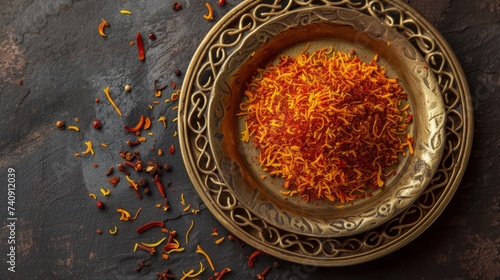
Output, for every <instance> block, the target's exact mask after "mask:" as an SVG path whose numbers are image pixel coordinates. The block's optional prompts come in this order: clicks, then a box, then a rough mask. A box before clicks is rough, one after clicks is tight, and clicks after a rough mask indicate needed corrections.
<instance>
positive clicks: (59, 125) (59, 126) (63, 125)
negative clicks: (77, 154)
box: [56, 121, 66, 130]
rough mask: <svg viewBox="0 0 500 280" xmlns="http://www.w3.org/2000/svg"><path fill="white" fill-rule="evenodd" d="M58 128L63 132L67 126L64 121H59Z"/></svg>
mask: <svg viewBox="0 0 500 280" xmlns="http://www.w3.org/2000/svg"><path fill="white" fill-rule="evenodd" d="M56 127H57V128H59V129H60V130H63V129H64V128H65V127H66V125H65V124H64V122H63V121H57V122H56Z"/></svg>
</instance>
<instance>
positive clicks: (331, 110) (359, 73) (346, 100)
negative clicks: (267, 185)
mask: <svg viewBox="0 0 500 280" xmlns="http://www.w3.org/2000/svg"><path fill="white" fill-rule="evenodd" d="M376 60H377V58H376V57H375V58H374V59H373V61H371V62H370V63H365V62H363V61H362V60H361V59H359V58H358V57H357V56H356V55H353V54H347V53H344V52H334V51H333V50H332V49H330V50H327V49H319V50H316V51H314V52H313V53H312V54H309V53H306V52H305V51H303V52H301V53H300V54H298V55H297V56H296V57H290V56H281V57H280V58H279V61H278V62H277V63H275V64H270V65H268V66H267V67H265V68H263V69H262V68H261V69H258V70H257V72H256V74H255V75H254V76H253V77H252V78H251V79H250V81H249V82H248V83H247V85H246V90H245V92H244V95H245V98H244V99H243V101H242V102H241V103H240V108H239V109H240V112H239V113H238V114H237V115H238V116H244V120H245V129H244V131H243V132H242V141H244V142H249V141H251V143H253V144H254V145H255V147H256V148H257V149H258V150H259V151H260V155H259V158H258V160H259V162H260V165H261V166H262V168H263V170H264V171H266V172H269V174H270V175H271V176H280V177H282V178H283V179H284V180H285V183H284V185H283V188H284V189H285V190H281V191H280V192H281V193H283V194H286V195H293V196H299V197H300V198H301V199H302V200H304V201H309V200H317V199H325V198H326V199H328V200H330V201H338V202H341V203H345V202H349V201H352V200H354V199H356V198H362V197H366V196H367V193H368V192H367V189H368V188H371V189H378V188H380V187H382V186H383V185H384V183H385V180H386V177H387V176H389V174H390V173H393V171H392V170H391V171H387V170H386V168H388V167H389V166H393V165H394V164H396V163H398V158H399V156H400V155H402V156H406V153H407V151H406V150H408V152H409V153H410V154H412V153H413V148H412V142H413V139H412V137H411V136H410V135H409V134H407V126H408V123H409V122H411V119H412V115H411V114H409V113H408V110H409V104H407V103H406V102H403V100H406V99H407V94H406V93H405V92H404V91H403V88H402V87H401V85H400V84H399V81H398V79H397V78H387V77H386V75H385V69H384V68H383V67H381V66H379V65H378V63H377V61H376Z"/></svg>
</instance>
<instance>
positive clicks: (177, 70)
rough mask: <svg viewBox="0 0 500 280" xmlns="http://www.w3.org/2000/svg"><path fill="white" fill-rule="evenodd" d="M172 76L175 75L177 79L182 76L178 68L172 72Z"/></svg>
mask: <svg viewBox="0 0 500 280" xmlns="http://www.w3.org/2000/svg"><path fill="white" fill-rule="evenodd" d="M174 74H175V75H176V76H177V77H179V76H180V75H181V74H182V72H181V70H180V69H179V68H177V69H175V70H174Z"/></svg>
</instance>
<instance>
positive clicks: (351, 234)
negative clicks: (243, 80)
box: [179, 0, 473, 266]
mask: <svg viewBox="0 0 500 280" xmlns="http://www.w3.org/2000/svg"><path fill="white" fill-rule="evenodd" d="M329 7H331V8H329ZM337 8H339V9H337ZM325 11H326V14H330V15H329V16H325ZM330 12H332V13H333V14H335V13H336V14H335V15H334V16H332V15H331V13H330ZM346 14H351V16H352V17H354V19H351V20H349V17H342V16H340V18H341V19H342V20H344V22H341V23H339V22H337V23H338V24H339V25H343V24H345V25H350V26H351V27H352V28H353V29H355V30H356V31H357V32H358V33H360V34H368V37H369V38H372V39H374V40H382V41H383V40H385V39H388V38H389V39H388V40H389V41H390V40H392V39H394V38H404V40H403V42H401V45H399V46H398V43H397V42H396V41H397V40H394V43H395V45H396V46H393V47H389V46H388V48H389V49H390V50H397V49H399V50H401V49H404V50H405V51H406V52H404V54H403V55H401V54H393V55H391V53H392V52H388V53H387V54H386V55H385V56H384V55H381V57H382V58H387V59H388V61H390V62H391V63H390V64H396V66H395V69H394V71H396V72H397V73H398V74H401V73H402V72H401V71H403V76H404V77H405V79H406V81H405V82H404V86H405V89H407V90H408V89H410V90H408V91H413V90H415V89H418V88H419V87H420V88H421V89H426V88H427V89H428V90H424V93H422V95H423V97H418V98H416V99H415V98H414V99H411V98H410V103H411V105H412V107H413V106H414V107H415V109H416V111H415V112H416V113H417V114H419V115H418V116H420V119H417V123H420V124H417V125H415V127H414V128H413V129H414V131H413V132H414V133H415V135H416V136H417V138H418V137H419V136H418V135H420V136H421V137H420V138H418V146H417V147H416V151H417V154H416V156H415V157H410V158H412V159H413V158H415V159H416V161H413V160H409V162H407V163H404V164H403V166H404V168H403V169H402V170H406V172H403V173H405V175H404V176H403V177H405V176H406V177H405V178H406V179H405V178H403V179H401V178H400V179H398V180H394V181H395V182H393V183H394V185H390V184H389V186H388V188H387V191H382V192H381V193H380V194H379V193H376V194H375V196H374V198H373V199H371V200H370V201H374V203H375V204H370V202H366V203H365V202H361V203H360V205H354V206H352V207H350V208H351V209H350V210H346V211H347V212H346V213H348V215H347V216H348V217H347V218H346V216H345V215H338V216H335V215H336V214H335V215H334V216H335V217H334V219H333V220H334V221H335V222H336V223H337V225H341V226H335V227H332V224H330V223H329V220H328V219H327V218H325V217H322V218H321V219H319V221H318V220H314V219H311V217H307V218H308V219H309V220H306V221H304V219H303V218H304V216H303V215H300V213H287V211H289V206H287V205H286V204H285V206H283V205H281V206H279V207H276V205H273V203H274V202H275V201H272V202H273V203H270V204H266V206H265V207H261V206H262V205H263V204H262V201H260V202H259V203H260V204H259V203H257V204H256V203H255V201H256V200H255V199H249V198H248V196H247V194H248V193H252V192H251V191H249V190H246V192H248V193H245V192H244V191H243V192H242V190H244V189H242V188H241V186H239V184H235V183H238V182H239V181H238V179H237V180H236V181H231V180H234V178H233V177H234V176H233V177H231V176H230V175H231V174H232V175H234V174H238V172H237V171H234V170H236V169H237V168H240V167H239V166H231V165H230V164H228V163H229V162H230V160H229V161H228V160H226V159H225V158H224V157H225V156H224V149H223V147H222V145H221V143H220V142H218V140H217V139H219V138H220V139H222V138H224V137H228V136H227V135H217V129H216V128H217V126H218V124H219V123H220V121H221V120H222V117H223V115H224V114H223V113H221V111H223V110H221V108H225V107H224V106H225V105H227V104H226V103H224V102H227V101H226V100H225V98H222V96H224V94H219V93H217V92H218V91H217V87H219V89H220V85H224V83H221V80H223V81H227V79H226V78H227V77H226V78H223V77H224V74H223V72H224V71H223V69H226V71H228V70H227V69H229V68H231V67H230V66H228V64H231V63H233V64H235V65H236V67H237V66H238V65H240V64H241V63H244V62H241V61H238V54H243V55H247V54H246V53H247V52H246V51H244V50H243V49H245V48H250V49H252V48H255V49H256V50H258V49H259V47H260V45H262V44H263V43H264V42H267V41H268V40H270V39H269V38H272V37H274V36H275V35H276V34H277V33H276V34H272V33H273V32H275V31H276V30H282V29H280V28H283V27H278V28H276V24H277V25H281V26H282V25H283V23H284V22H285V24H284V26H285V28H288V27H289V26H296V25H301V27H300V28H302V26H307V24H309V23H311V22H313V21H315V20H316V19H318V18H321V19H320V21H326V22H329V21H336V20H337V19H338V18H339V16H338V15H346ZM358 14H362V15H360V16H359V18H358V19H359V21H356V20H355V18H356V15H358ZM294 15H295V16H296V15H300V16H299V17H294ZM297 18H298V20H297ZM363 18H367V20H364V19H363ZM367 23H369V24H367ZM375 23H376V24H375ZM273 25H274V26H275V27H273V28H269V26H273ZM374 26H375V27H376V28H374ZM259 30H260V31H266V32H263V33H258V31H259ZM273 30H274V31H273ZM269 31H270V32H271V34H267V35H266V34H265V33H269ZM378 31H383V32H382V33H380V34H379V33H377V32H378ZM393 33H398V34H396V35H397V36H396V35H394V36H393V35H391V34H393ZM263 34H264V35H263ZM252 36H253V39H255V40H250V39H248V40H247V41H248V42H250V41H252V42H255V41H257V45H256V46H253V45H252V44H251V43H248V42H247V43H244V42H245V40H246V39H247V38H250V37H252ZM256 36H264V37H262V38H261V41H260V42H259V40H257V37H256ZM266 36H267V37H266ZM387 36H389V37H387ZM265 38H267V39H265ZM358 43H359V42H358ZM259 44H260V45H259ZM391 44H392V42H391ZM405 44H407V45H406V47H403V48H401V46H405ZM409 44H411V46H409V47H408V45H409ZM412 46H413V47H412ZM242 48H243V49H242ZM370 48H371V49H373V48H375V51H377V52H379V51H383V50H384V48H383V47H381V45H380V46H379V47H377V44H375V45H369V46H368V49H370ZM415 51H416V52H417V53H416V54H415V53H413V52H415ZM368 53H369V51H368ZM241 57H243V56H241ZM405 57H406V58H408V57H411V58H414V59H413V61H417V62H414V63H413V64H411V65H412V66H410V67H405V66H404V65H406V64H407V63H401V64H400V65H397V64H398V62H397V61H398V59H399V58H403V59H406V58H405ZM395 58H397V59H395ZM391 59H392V60H391ZM228 61H230V62H228ZM227 62H228V63H227ZM405 69H409V70H410V71H409V72H412V71H413V73H406V72H405V71H407V70H405ZM427 70H430V71H431V72H432V73H430V72H428V71H427ZM407 72H408V71H407ZM221 73H222V74H221ZM424 76H425V77H424ZM410 77H414V78H415V77H416V78H415V79H416V80H418V82H414V81H413V80H415V79H414V78H410ZM434 77H435V78H434ZM216 81H217V83H216ZM422 84H423V85H422ZM226 90H228V88H226ZM229 90H230V89H229ZM429 90H430V91H429ZM214 93H215V94H214ZM409 94H411V92H409ZM432 94H437V95H439V96H438V97H433V96H432ZM422 102H423V103H426V104H428V107H425V108H424V107H423V105H419V104H420V103H422ZM221 106H222V107H221ZM179 107H180V110H179V132H180V135H179V136H180V140H181V151H182V155H183V159H184V162H185V165H186V169H187V170H188V174H189V176H190V178H191V181H192V182H193V184H194V186H195V188H196V190H197V191H198V193H199V195H200V196H201V198H202V199H203V201H204V203H205V204H206V205H207V207H208V208H209V210H210V211H211V212H212V213H213V215H214V216H215V217H216V218H217V219H218V220H219V221H220V222H221V223H222V224H223V225H224V226H225V227H226V228H227V229H228V230H229V231H231V232H233V233H234V234H235V235H237V236H238V237H240V238H241V239H243V240H245V241H246V242H247V243H248V244H250V245H251V246H253V247H255V248H258V249H260V250H262V251H264V252H266V253H268V254H270V255H273V256H276V257H279V258H282V259H285V260H289V261H293V262H297V263H304V264H311V265H320V266H344V265H351V264H357V263H362V262H366V261H369V260H373V259H376V258H379V257H381V256H384V255H386V254H388V253H390V252H393V251H395V250H397V249H398V248H400V247H402V246H404V245H406V244H407V243H409V242H410V241H411V240H413V239H414V238H416V237H417V236H418V235H420V234H421V233H422V232H423V231H424V230H425V229H426V228H427V227H428V226H429V225H430V224H431V223H432V222H433V221H434V220H435V219H436V218H437V217H438V216H439V214H440V213H441V212H442V211H443V209H444V208H445V207H446V205H447V204H448V202H449V200H450V199H451V197H452V196H453V194H454V192H455V191H456V189H457V187H458V185H459V183H460V179H461V177H462V176H463V173H464V171H465V166H466V164H467V161H468V157H469V154H470V148H471V145H472V123H473V120H472V118H473V115H472V104H471V99H470V93H469V90H468V87H467V84H466V80H465V77H464V74H463V72H462V70H461V67H460V65H459V62H458V60H457V59H456V57H455V55H454V54H453V51H452V50H451V49H450V47H449V46H448V44H447V43H446V41H445V40H444V39H443V38H442V36H441V35H440V34H439V33H438V32H437V31H436V29H435V28H434V27H433V26H432V25H431V24H429V23H428V22H427V21H426V20H424V19H423V17H422V16H421V15H420V14H418V13H417V12H416V11H415V10H413V9H412V8H411V7H409V6H408V5H407V4H404V3H402V2H399V1H348V0H344V1H326V0H324V1H313V0H310V1H299V0H295V1H293V0H288V1H278V0H276V1H245V2H243V3H242V4H240V5H239V6H237V7H236V8H234V9H233V10H232V11H230V12H229V13H228V14H227V15H226V16H225V17H224V18H222V19H221V20H220V22H218V23H217V25H216V26H215V27H214V28H213V29H212V30H211V31H210V32H209V34H208V35H207V37H206V38H205V39H204V41H203V42H202V44H201V45H200V47H199V49H198V51H197V52H196V53H195V55H194V57H193V59H192V61H191V64H190V67H189V69H188V71H187V73H186V78H185V81H184V84H183V88H182V93H181V97H180V106H179ZM209 108H210V110H209ZM214 108H215V109H214ZM436 108H437V109H436ZM215 111H218V113H217V112H215ZM422 112H424V113H422ZM443 112H445V114H443ZM210 114H212V115H210ZM418 116H417V115H416V117H417V118H418ZM440 116H441V119H440ZM444 118H446V119H444ZM209 120H210V121H209ZM425 121H427V123H425V124H422V123H423V122H425ZM443 125H445V128H444V129H443ZM444 131H445V134H444ZM422 135H423V136H422ZM429 147H431V148H429ZM418 151H420V154H418V153H419V152H418ZM214 153H215V154H214ZM231 168H232V170H233V171H234V172H233V171H231V172H228V170H231ZM408 170H413V171H412V172H408ZM406 174H409V175H411V176H409V175H406ZM236 177H237V176H236ZM401 180H403V181H404V182H405V183H404V184H403V185H401V186H403V187H401V186H400V187H397V186H398V182H399V181H401ZM417 181H418V182H417ZM405 185H406V186H408V185H411V186H416V188H415V189H414V190H413V191H412V192H409V193H404V194H403V195H396V196H394V193H400V192H401V191H404V190H406V189H405V188H404V186H405ZM235 186H236V187H238V188H239V189H236V188H235ZM418 186H420V188H419V187H418ZM394 189H396V190H398V191H397V192H394ZM238 191H239V192H238ZM259 191H261V190H259ZM262 191H264V192H265V189H262ZM257 201H258V200H257ZM399 201H404V203H402V204H398V203H399ZM274 204H275V203H274ZM256 205H260V206H258V207H255V206H256ZM374 205H376V206H374ZM268 206H269V207H270V208H269V207H268ZM273 207H274V208H273ZM387 207H389V208H387ZM382 208H383V209H382ZM263 209H264V210H263ZM370 209H372V210H373V211H372V210H370ZM270 210H271V211H270ZM328 211H332V210H331V209H330V210H328ZM349 211H350V212H349ZM276 213H280V214H279V215H278V217H279V218H276ZM332 213H334V212H332ZM335 213H337V212H335ZM366 213H368V216H367V218H366V219H362V215H364V214H366ZM305 216H307V215H305ZM283 217H287V219H283ZM352 218H354V219H355V220H352ZM311 221H312V222H311ZM350 222H353V224H349V223H350ZM358 224H359V225H361V226H360V227H359V228H358V229H356V230H350V229H351V228H350V227H351V226H352V225H358ZM311 225H313V226H311ZM332 228H333V229H334V230H331V229H332ZM339 229H340V230H339Z"/></svg>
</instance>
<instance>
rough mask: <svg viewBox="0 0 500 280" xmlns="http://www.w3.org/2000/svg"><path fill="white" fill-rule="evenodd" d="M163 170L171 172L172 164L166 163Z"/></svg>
mask: <svg viewBox="0 0 500 280" xmlns="http://www.w3.org/2000/svg"><path fill="white" fill-rule="evenodd" d="M163 169H165V170H166V171H169V170H170V164H168V163H165V164H164V165H163Z"/></svg>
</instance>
